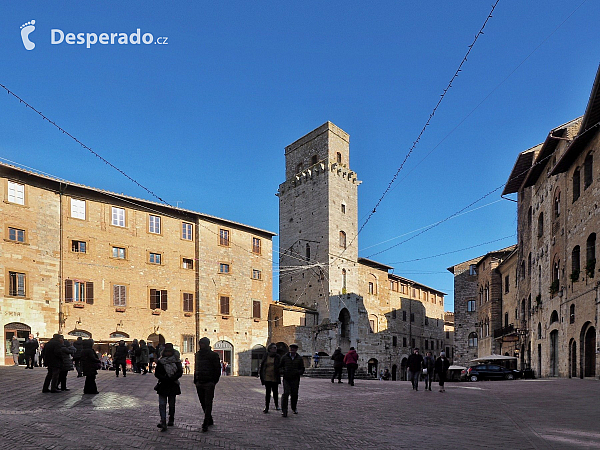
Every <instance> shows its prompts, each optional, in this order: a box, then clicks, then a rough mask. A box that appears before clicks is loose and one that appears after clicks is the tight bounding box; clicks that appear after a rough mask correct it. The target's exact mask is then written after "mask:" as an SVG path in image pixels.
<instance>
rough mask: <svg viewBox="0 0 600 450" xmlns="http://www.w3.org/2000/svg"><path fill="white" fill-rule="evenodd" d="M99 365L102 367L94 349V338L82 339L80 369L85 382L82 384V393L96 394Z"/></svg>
mask: <svg viewBox="0 0 600 450" xmlns="http://www.w3.org/2000/svg"><path fill="white" fill-rule="evenodd" d="M100 367H102V362H101V361H100V358H98V354H97V353H96V352H95V351H94V340H93V339H86V340H84V341H83V351H82V352H81V370H82V372H83V376H84V377H85V384H84V386H83V393H84V394H98V388H97V387H96V375H98V369H100Z"/></svg>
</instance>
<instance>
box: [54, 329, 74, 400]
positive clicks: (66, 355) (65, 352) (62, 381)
mask: <svg viewBox="0 0 600 450" xmlns="http://www.w3.org/2000/svg"><path fill="white" fill-rule="evenodd" d="M75 351H76V350H75V347H74V346H73V345H72V344H71V343H70V342H69V341H68V340H67V339H64V340H63V345H62V347H61V348H60V356H61V358H62V365H61V367H60V375H59V377H58V384H59V386H60V390H61V391H68V390H69V389H67V375H68V374H69V370H73V360H72V356H73V355H74V354H75Z"/></svg>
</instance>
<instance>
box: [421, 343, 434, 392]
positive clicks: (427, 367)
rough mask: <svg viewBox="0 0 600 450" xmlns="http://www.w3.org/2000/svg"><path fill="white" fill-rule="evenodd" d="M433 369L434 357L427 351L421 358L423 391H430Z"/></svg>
mask: <svg viewBox="0 0 600 450" xmlns="http://www.w3.org/2000/svg"><path fill="white" fill-rule="evenodd" d="M434 369H435V358H434V357H433V356H432V355H431V352H427V354H426V356H425V358H424V359H423V376H424V377H425V391H431V382H432V381H433V377H434V373H433V371H434Z"/></svg>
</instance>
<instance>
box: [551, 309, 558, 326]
mask: <svg viewBox="0 0 600 450" xmlns="http://www.w3.org/2000/svg"><path fill="white" fill-rule="evenodd" d="M556 322H558V313H557V312H556V310H554V311H552V314H550V325H552V324H553V323H556Z"/></svg>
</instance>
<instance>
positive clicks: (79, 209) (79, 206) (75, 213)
mask: <svg viewBox="0 0 600 450" xmlns="http://www.w3.org/2000/svg"><path fill="white" fill-rule="evenodd" d="M71 217H72V218H74V219H81V220H85V200H77V199H76V198H72V199H71Z"/></svg>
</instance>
